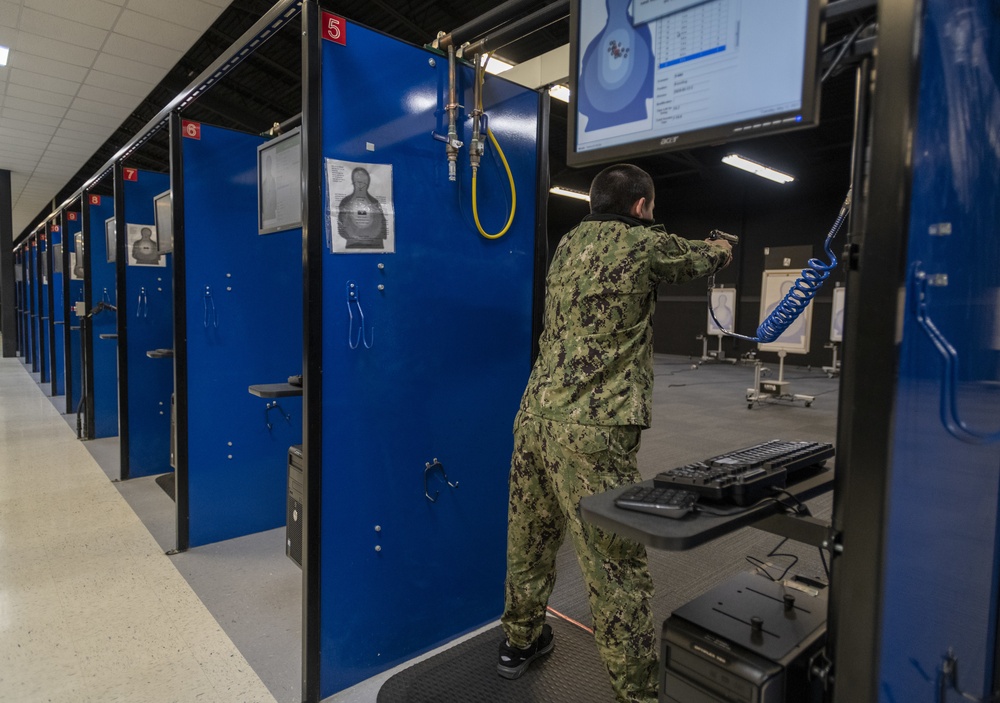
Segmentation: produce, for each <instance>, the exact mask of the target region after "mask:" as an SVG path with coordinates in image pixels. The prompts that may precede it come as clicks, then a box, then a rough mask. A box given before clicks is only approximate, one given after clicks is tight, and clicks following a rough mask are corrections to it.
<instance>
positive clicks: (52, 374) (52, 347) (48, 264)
mask: <svg viewBox="0 0 1000 703" xmlns="http://www.w3.org/2000/svg"><path fill="white" fill-rule="evenodd" d="M53 227H58V228H59V240H60V241H62V238H63V237H64V236H65V230H64V229H63V213H62V211H61V210H60V211H59V214H58V215H56V217H55V219H54V220H53V221H52V223H51V224H50V225H49V233H48V241H47V242H46V246H45V270H46V272H47V273H48V276H49V285H48V291H47V295H46V297H47V298H48V301H47V302H48V306H49V319H48V328H49V330H48V331H49V389H50V390H51V392H52V395H53V396H55V395H57V392H58V390H59V389H58V387H57V384H56V304H55V303H56V291H55V287H56V277H55V270H56V269H55V266H54V265H53V264H54V262H55V259H54V257H53V255H52V228H53Z"/></svg>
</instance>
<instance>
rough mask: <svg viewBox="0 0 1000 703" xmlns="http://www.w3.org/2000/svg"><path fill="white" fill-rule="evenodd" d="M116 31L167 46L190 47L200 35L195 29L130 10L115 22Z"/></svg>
mask: <svg viewBox="0 0 1000 703" xmlns="http://www.w3.org/2000/svg"><path fill="white" fill-rule="evenodd" d="M115 33H116V34H123V35H125V36H126V37H132V38H133V39H140V40H142V41H146V42H149V43H150V44H156V45H158V46H166V47H178V46H181V47H188V46H191V45H192V44H194V43H195V41H197V39H198V36H199V33H198V32H197V31H195V30H193V29H188V28H187V27H181V26H180V25H179V24H174V23H173V22H167V21H166V20H161V19H157V18H155V17H150V16H149V15H140V14H139V13H138V12H132V11H130V10H125V12H123V13H122V16H121V19H119V20H118V22H117V24H115Z"/></svg>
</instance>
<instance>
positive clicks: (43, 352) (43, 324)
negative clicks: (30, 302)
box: [35, 229, 52, 383]
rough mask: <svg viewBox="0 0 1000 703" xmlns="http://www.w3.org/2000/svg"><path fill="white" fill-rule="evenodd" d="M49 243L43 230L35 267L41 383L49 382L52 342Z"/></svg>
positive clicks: (39, 239) (39, 240)
mask: <svg viewBox="0 0 1000 703" xmlns="http://www.w3.org/2000/svg"><path fill="white" fill-rule="evenodd" d="M48 256H49V242H48V233H47V232H46V231H45V230H44V229H43V230H42V234H41V235H39V237H38V250H37V252H36V259H35V265H36V266H37V267H38V268H37V271H38V355H39V359H38V372H39V373H38V380H39V382H41V383H48V382H49V373H50V372H51V366H52V358H51V355H50V349H51V344H52V340H51V338H50V337H49V325H50V324H51V322H52V317H51V315H49V275H50V271H49V267H48V261H47V260H48Z"/></svg>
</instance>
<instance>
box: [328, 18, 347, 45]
mask: <svg viewBox="0 0 1000 703" xmlns="http://www.w3.org/2000/svg"><path fill="white" fill-rule="evenodd" d="M323 38H324V39H326V40H327V41H332V42H335V43H337V44H344V45H346V44H347V32H346V27H345V26H344V18H343V17H338V16H337V15H335V14H333V13H331V12H324V13H323Z"/></svg>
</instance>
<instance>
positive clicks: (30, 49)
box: [11, 32, 97, 66]
mask: <svg viewBox="0 0 1000 703" xmlns="http://www.w3.org/2000/svg"><path fill="white" fill-rule="evenodd" d="M16 51H17V52H18V53H24V54H28V55H31V56H42V57H44V58H47V59H54V60H56V61H63V62H65V63H69V64H72V65H74V66H90V65H92V64H93V63H94V59H96V58H97V51H95V50H94V49H87V48H85V47H82V46H76V45H75V44H67V43H66V42H64V41H60V40H58V39H50V38H49V37H43V36H41V35H40V34H31V33H30V32H19V33H18V36H17V46H16ZM11 53H13V52H11Z"/></svg>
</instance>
